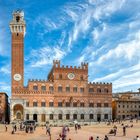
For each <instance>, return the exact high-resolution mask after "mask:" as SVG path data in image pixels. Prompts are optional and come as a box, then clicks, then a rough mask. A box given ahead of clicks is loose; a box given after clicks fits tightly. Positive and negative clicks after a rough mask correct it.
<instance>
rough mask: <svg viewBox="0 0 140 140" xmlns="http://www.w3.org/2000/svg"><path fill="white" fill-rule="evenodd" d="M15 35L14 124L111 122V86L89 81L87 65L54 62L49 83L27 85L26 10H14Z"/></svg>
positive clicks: (13, 36)
mask: <svg viewBox="0 0 140 140" xmlns="http://www.w3.org/2000/svg"><path fill="white" fill-rule="evenodd" d="M10 29H11V33H12V60H11V61H12V72H11V81H12V85H11V91H12V97H11V105H10V111H11V115H10V117H11V121H14V120H36V121H37V122H38V123H44V122H46V121H49V122H52V123H54V122H72V121H74V120H77V121H79V122H92V121H102V120H104V119H112V84H111V83H91V82H88V63H81V65H80V66H79V67H76V66H74V67H72V66H64V65H61V64H60V61H59V60H54V61H53V65H52V69H51V70H50V72H49V74H48V78H47V80H36V79H32V80H28V84H27V86H26V87H25V86H24V35H25V29H26V24H25V20H24V13H23V11H19V10H18V11H14V12H13V19H12V21H11V22H10Z"/></svg>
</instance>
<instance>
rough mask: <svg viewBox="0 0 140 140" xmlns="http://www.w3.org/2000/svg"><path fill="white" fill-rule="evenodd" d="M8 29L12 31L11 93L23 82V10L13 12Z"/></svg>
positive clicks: (24, 28)
mask: <svg viewBox="0 0 140 140" xmlns="http://www.w3.org/2000/svg"><path fill="white" fill-rule="evenodd" d="M10 30H11V33H12V38H11V40H12V49H11V55H12V56H11V57H12V59H11V60H12V62H11V82H12V83H11V84H12V85H11V88H12V89H11V90H12V93H13V91H14V89H15V88H22V87H23V84H24V36H25V30H26V27H25V20H24V12H23V11H21V10H17V11H14V12H13V19H12V21H11V22H10Z"/></svg>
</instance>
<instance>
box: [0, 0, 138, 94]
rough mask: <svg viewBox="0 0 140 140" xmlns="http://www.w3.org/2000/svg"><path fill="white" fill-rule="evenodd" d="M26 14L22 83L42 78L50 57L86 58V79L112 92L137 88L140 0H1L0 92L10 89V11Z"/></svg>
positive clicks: (76, 61)
mask: <svg viewBox="0 0 140 140" xmlns="http://www.w3.org/2000/svg"><path fill="white" fill-rule="evenodd" d="M16 9H22V10H24V13H25V20H26V36H25V44H24V47H25V50H24V51H25V52H24V53H25V54H24V56H25V58H24V61H25V67H24V68H25V86H26V85H27V81H28V79H47V75H48V72H49V71H50V69H51V67H52V61H53V59H59V60H61V64H64V65H73V66H74V65H80V63H81V62H83V61H85V62H88V63H89V81H96V82H112V83H113V92H119V91H128V90H129V91H130V90H133V91H137V89H138V88H139V87H140V0H34V1H31V0H24V1H23V0H0V91H5V92H7V93H8V95H11V93H10V84H11V79H10V78H11V77H10V69H11V33H10V29H9V22H10V20H11V19H12V12H13V10H16Z"/></svg>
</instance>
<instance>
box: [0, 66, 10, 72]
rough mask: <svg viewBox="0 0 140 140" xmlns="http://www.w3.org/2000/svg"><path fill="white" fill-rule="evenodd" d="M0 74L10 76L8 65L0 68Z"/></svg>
mask: <svg viewBox="0 0 140 140" xmlns="http://www.w3.org/2000/svg"><path fill="white" fill-rule="evenodd" d="M0 72H2V73H4V74H10V73H11V69H10V66H9V65H6V66H3V67H1V68H0Z"/></svg>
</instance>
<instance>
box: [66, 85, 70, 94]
mask: <svg viewBox="0 0 140 140" xmlns="http://www.w3.org/2000/svg"><path fill="white" fill-rule="evenodd" d="M66 92H67V93H69V92H70V87H69V85H67V86H66Z"/></svg>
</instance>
